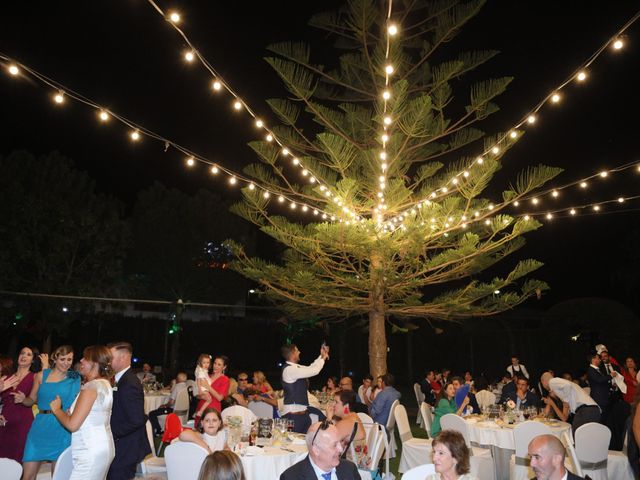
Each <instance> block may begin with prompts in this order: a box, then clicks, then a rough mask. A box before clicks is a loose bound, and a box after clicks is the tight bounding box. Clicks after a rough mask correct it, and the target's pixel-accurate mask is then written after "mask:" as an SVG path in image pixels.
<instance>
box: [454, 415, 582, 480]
mask: <svg viewBox="0 0 640 480" xmlns="http://www.w3.org/2000/svg"><path fill="white" fill-rule="evenodd" d="M465 420H466V422H467V426H468V427H469V438H470V440H471V442H472V443H474V444H477V445H479V446H481V447H489V448H491V453H492V455H493V462H494V465H495V468H496V478H497V480H502V479H504V480H508V479H509V461H510V459H511V455H513V454H514V453H515V448H516V446H515V445H516V442H515V437H514V434H513V429H514V427H515V425H499V424H498V423H496V422H495V421H493V420H485V421H479V419H478V418H477V417H471V418H465ZM547 425H548V426H549V428H550V429H551V433H553V434H554V435H555V436H556V437H558V438H560V439H562V434H563V433H564V432H569V433H571V424H569V423H566V422H559V421H556V422H548V423H547Z"/></svg>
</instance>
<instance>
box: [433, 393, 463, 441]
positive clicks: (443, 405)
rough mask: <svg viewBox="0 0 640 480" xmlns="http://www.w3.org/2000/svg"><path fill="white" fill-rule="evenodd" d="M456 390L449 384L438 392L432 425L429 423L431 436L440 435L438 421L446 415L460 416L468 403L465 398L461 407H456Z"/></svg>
mask: <svg viewBox="0 0 640 480" xmlns="http://www.w3.org/2000/svg"><path fill="white" fill-rule="evenodd" d="M455 397H456V389H455V388H454V387H453V383H451V382H449V383H447V384H445V386H444V387H443V388H442V390H440V394H439V395H438V403H437V406H436V411H435V414H434V417H433V423H431V436H432V437H435V436H436V435H437V434H438V433H440V419H441V418H442V417H443V416H445V415H446V414H447V413H455V414H456V415H462V412H463V411H464V409H465V408H466V406H467V404H468V403H469V397H465V398H464V400H463V401H462V405H460V407H458V406H457V405H456V398H455Z"/></svg>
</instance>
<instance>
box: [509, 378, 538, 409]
mask: <svg viewBox="0 0 640 480" xmlns="http://www.w3.org/2000/svg"><path fill="white" fill-rule="evenodd" d="M502 397H503V398H504V399H505V402H506V401H509V400H513V401H514V402H515V404H516V406H517V407H518V408H519V409H523V408H527V407H537V406H538V397H537V396H536V394H535V393H533V392H532V391H531V390H529V380H528V379H527V378H526V377H525V376H524V375H518V376H517V377H516V390H515V392H511V391H508V392H507V393H506V395H503V396H502Z"/></svg>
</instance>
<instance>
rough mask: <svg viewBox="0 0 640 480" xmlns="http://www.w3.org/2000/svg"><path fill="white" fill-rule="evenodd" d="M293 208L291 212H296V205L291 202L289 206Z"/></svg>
mask: <svg viewBox="0 0 640 480" xmlns="http://www.w3.org/2000/svg"><path fill="white" fill-rule="evenodd" d="M289 206H290V207H291V210H295V209H296V204H295V203H293V202H291V205H289Z"/></svg>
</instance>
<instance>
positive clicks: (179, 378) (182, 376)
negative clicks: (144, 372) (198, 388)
mask: <svg viewBox="0 0 640 480" xmlns="http://www.w3.org/2000/svg"><path fill="white" fill-rule="evenodd" d="M186 382H187V374H186V373H184V372H180V373H178V375H176V380H175V384H174V385H173V388H171V393H170V394H169V398H168V399H167V401H166V402H165V403H164V404H163V405H160V407H159V408H156V409H155V410H151V411H150V412H149V421H150V422H151V426H152V427H153V432H154V433H155V434H156V435H162V427H160V422H159V421H158V417H159V416H160V415H167V414H169V413H172V412H173V407H174V406H175V404H176V400H177V399H178V394H179V393H180V392H181V391H182V390H184V389H186V388H187V383H186Z"/></svg>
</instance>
